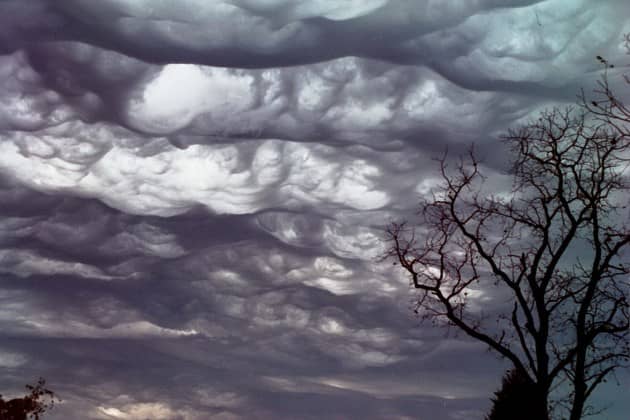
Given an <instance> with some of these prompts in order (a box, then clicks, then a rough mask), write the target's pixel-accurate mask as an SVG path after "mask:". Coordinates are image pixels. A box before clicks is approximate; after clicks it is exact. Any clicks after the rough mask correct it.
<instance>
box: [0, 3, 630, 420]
mask: <svg viewBox="0 0 630 420" xmlns="http://www.w3.org/2000/svg"><path fill="white" fill-rule="evenodd" d="M628 16H630V6H629V5H628V3H627V2H626V1H624V0H601V1H591V0H577V1H576V0H548V1H534V0H520V1H518V0H512V1H510V0H478V1H456V0H452V1H451V0H448V1H447V0H441V1H430V0H351V1H340V0H308V1H306V0H303V1H302V0H231V1H200V0H185V1H182V0H179V1H174V0H173V1H170V0H147V1H142V0H136V1H133V0H98V1H93V0H55V1H52V0H48V1H46V0H3V1H0V54H1V55H0V135H1V137H0V302H1V305H0V325H1V327H2V328H1V329H0V331H1V332H0V374H1V375H2V390H0V391H2V393H3V394H11V393H17V392H19V390H20V388H21V387H22V385H23V384H24V383H26V382H33V380H34V379H35V378H37V377H38V376H40V375H41V376H44V377H46V378H47V380H48V382H49V383H50V386H51V387H52V388H53V389H54V390H55V391H57V392H58V393H59V394H60V396H61V397H62V398H63V399H64V401H63V402H62V403H61V404H60V405H59V406H58V407H56V408H55V410H54V411H53V412H52V413H51V415H50V418H52V419H56V418H57V419H68V418H77V419H79V418H80V419H145V418H151V419H321V418H330V419H335V418H339V419H341V418H343V419H347V418H357V419H358V418H361V419H363V418H375V419H401V420H402V419H428V420H440V419H473V418H482V415H483V413H484V412H485V410H486V409H487V408H488V406H489V396H490V395H491V393H492V391H493V390H494V389H495V388H496V387H497V386H498V384H499V379H500V375H501V373H502V370H503V369H504V368H505V367H506V365H505V364H504V363H503V362H501V361H498V360H496V359H495V358H494V357H493V356H492V355H490V354H488V353H487V352H486V351H485V349H484V348H483V347H481V346H478V345H477V344H475V343H471V342H470V341H468V340H467V339H465V338H464V337H459V336H453V335H452V334H446V333H445V332H444V331H443V330H442V329H440V328H434V327H431V326H430V325H418V324H419V323H418V321H417V320H416V319H415V318H414V316H413V314H412V311H411V310H410V308H411V306H412V300H413V294H412V293H411V292H410V291H409V288H408V282H407V279H406V278H405V277H404V276H403V274H402V273H400V272H397V271H392V270H391V268H392V267H391V266H390V265H389V264H388V263H386V262H385V263H384V262H381V261H379V260H378V257H379V255H381V254H382V252H383V247H384V244H383V242H382V238H383V226H385V225H386V224H387V223H388V222H389V221H392V220H397V219H400V218H405V217H412V215H413V212H414V210H415V206H416V204H417V202H418V200H419V198H420V197H421V196H423V195H425V194H428V193H429V191H430V190H431V188H432V186H434V185H435V182H436V172H435V162H434V161H433V160H432V159H433V158H434V157H436V156H438V155H439V154H440V153H442V152H443V150H444V148H445V146H448V147H449V150H450V151H451V153H452V154H453V155H457V154H458V153H460V152H462V151H464V150H466V148H468V146H469V144H470V143H471V142H475V143H476V144H477V149H478V150H479V151H480V153H481V154H482V155H483V157H484V162H485V166H486V167H487V171H488V173H489V174H490V175H491V176H490V178H489V181H488V182H489V183H490V184H491V185H492V187H493V188H496V189H502V188H508V187H509V177H508V176H507V175H505V172H504V169H505V167H506V163H507V162H508V160H509V156H508V155H507V154H506V152H505V150H504V149H503V147H502V145H501V144H500V143H499V142H498V140H497V138H498V136H499V135H500V134H501V133H502V132H504V131H505V130H506V129H507V128H508V127H511V126H514V125H516V124H519V123H522V122H524V121H526V120H527V119H528V118H530V117H532V116H533V115H535V113H536V112H538V111H539V110H541V109H543V108H545V107H548V106H554V105H563V104H570V103H573V102H575V98H576V94H577V92H578V91H579V89H580V88H582V87H583V88H585V89H586V90H587V91H588V90H589V89H591V86H593V83H594V82H595V81H596V80H597V77H598V71H599V70H600V67H599V65H598V63H597V61H596V60H595V59H594V57H595V55H597V54H599V55H603V56H606V57H607V58H608V59H609V60H611V61H614V62H617V63H620V64H623V63H627V62H628V61H629V59H628V57H627V56H625V49H624V46H623V43H622V35H623V33H625V32H630V23H628V22H629V21H628ZM621 68H622V70H623V66H621ZM617 76H618V73H616V72H613V74H612V75H611V80H612V81H613V83H617V81H618V80H620V78H619V77H617ZM619 89H624V88H623V87H622V85H620V86H619ZM625 89H626V90H627V87H625ZM621 92H623V90H621ZM492 300H493V297H492V294H491V293H490V292H488V291H480V292H479V297H478V302H477V303H478V304H479V305H488V304H489V303H488V302H492ZM620 380H621V381H622V383H625V384H627V383H628V380H627V378H626V377H625V376H623V374H622V375H620ZM624 381H625V382H624ZM620 389H621V388H616V387H610V388H605V389H604V390H603V392H601V393H600V395H599V396H598V401H600V402H602V403H603V404H607V403H609V402H614V403H615V405H614V406H613V408H612V409H611V410H610V411H609V412H608V413H609V415H610V416H611V417H610V418H611V419H613V418H620V417H614V416H615V415H621V414H619V413H622V412H623V411H624V410H628V405H627V404H628V403H627V401H624V400H620V398H619V396H620V395H621V394H620V393H621V392H622V391H620Z"/></svg>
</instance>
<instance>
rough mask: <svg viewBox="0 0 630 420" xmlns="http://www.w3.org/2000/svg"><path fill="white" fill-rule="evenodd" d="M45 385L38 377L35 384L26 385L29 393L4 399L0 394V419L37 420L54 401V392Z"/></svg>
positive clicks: (50, 407) (49, 408) (51, 406)
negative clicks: (20, 396)
mask: <svg viewBox="0 0 630 420" xmlns="http://www.w3.org/2000/svg"><path fill="white" fill-rule="evenodd" d="M45 385H46V381H45V380H44V379H43V378H40V379H39V380H38V381H37V384H35V385H26V389H27V390H28V391H29V393H28V394H27V395H25V396H24V397H22V398H13V399H12V400H8V401H5V400H4V399H3V398H2V395H0V420H27V419H34V420H39V419H40V418H41V415H42V414H43V413H45V412H46V411H48V410H51V409H52V408H53V406H54V403H55V394H54V392H52V391H51V390H49V389H47V388H45V387H44V386H45Z"/></svg>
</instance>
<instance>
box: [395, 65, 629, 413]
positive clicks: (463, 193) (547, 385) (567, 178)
mask: <svg viewBox="0 0 630 420" xmlns="http://www.w3.org/2000/svg"><path fill="white" fill-rule="evenodd" d="M606 77H607V76H606V75H604V79H603V82H602V84H601V85H600V88H602V89H601V90H600V92H599V93H600V95H601V96H602V97H601V98H600V99H601V101H595V102H593V103H591V104H590V108H595V110H592V109H590V108H589V106H586V107H584V106H583V107H579V108H577V109H572V108H568V109H554V110H551V111H546V112H543V113H542V114H541V115H540V118H538V119H536V120H534V121H531V122H530V123H528V124H526V125H524V126H522V127H520V128H518V129H514V130H512V131H510V132H509V133H508V135H507V136H505V138H504V141H505V142H506V143H507V145H508V146H509V150H511V152H512V154H511V157H512V168H511V171H510V172H509V175H510V176H511V177H512V179H513V186H512V188H511V190H509V191H507V192H506V193H503V194H499V193H497V192H496V191H494V192H493V191H488V190H489V188H490V186H489V183H488V179H487V178H486V177H484V175H483V170H484V169H483V165H481V164H480V162H479V161H478V159H477V157H476V156H475V153H474V152H473V151H472V150H471V152H470V154H469V156H467V157H465V158H461V159H460V160H459V161H458V162H457V163H455V164H453V165H451V166H449V163H448V161H447V158H446V155H445V156H443V157H442V158H441V159H439V164H440V170H441V178H442V183H441V185H440V186H439V187H437V188H436V189H435V190H434V191H433V193H432V195H431V196H430V197H429V198H426V199H425V200H424V202H423V203H422V205H421V208H420V211H419V216H420V218H421V220H420V222H419V224H418V225H417V226H416V227H415V228H414V227H409V226H408V225H407V224H405V223H397V224H393V225H391V226H390V228H389V230H388V237H389V239H390V240H391V247H390V248H389V253H388V255H390V256H392V257H395V258H396V260H397V261H398V263H399V264H400V265H401V266H402V268H404V270H406V272H407V273H408V274H409V275H410V279H411V283H412V285H413V286H414V287H415V289H417V291H418V298H417V311H418V312H419V313H420V314H421V315H422V316H423V317H424V318H427V319H431V320H433V321H435V322H437V323H441V322H443V323H444V324H448V325H450V326H453V327H455V328H456V329H458V330H461V331H463V332H464V333H466V334H467V335H469V336H470V337H472V338H474V339H476V340H479V341H481V342H483V343H485V344H486V345H487V346H489V348H490V349H491V350H493V351H494V352H496V353H497V354H499V355H500V356H502V357H504V358H507V359H508V360H509V361H510V362H511V363H512V364H513V366H514V368H515V369H516V370H518V371H519V372H524V373H525V374H526V375H527V376H528V378H529V380H530V381H531V383H532V384H533V390H534V391H533V396H532V399H533V400H534V401H532V404H535V405H537V406H540V407H542V411H541V413H542V414H541V418H545V419H546V418H549V414H550V412H549V409H550V407H553V409H554V410H558V411H559V412H562V413H565V414H568V416H569V418H570V419H571V420H579V419H581V418H582V416H583V415H587V414H590V413H593V409H592V407H589V406H588V405H587V404H586V403H587V401H588V399H589V397H590V396H591V395H592V393H593V391H594V390H595V389H596V388H597V387H598V386H599V385H600V384H601V383H602V382H603V381H605V380H606V378H607V377H608V376H609V375H610V374H611V373H612V372H613V371H614V370H615V369H616V368H618V367H620V366H622V365H624V364H626V363H627V362H628V360H629V359H628V358H629V354H630V348H629V341H628V338H629V337H628V332H629V326H630V310H629V306H628V291H629V287H630V281H629V276H628V275H629V273H630V264H629V262H628V244H629V243H630V229H629V227H628V211H627V207H626V206H627V201H628V188H629V187H628V183H627V181H628V173H627V169H628V163H629V158H630V147H629V143H630V135H629V134H628V127H629V124H630V114H626V113H625V112H627V111H628V108H625V107H624V106H623V104H622V102H621V101H620V100H619V99H618V98H617V97H616V96H615V95H613V94H612V92H611V90H610V88H609V87H608V83H607V79H606ZM482 299H484V303H483V304H482ZM486 301H487V303H485V302H486ZM558 385H562V386H558ZM563 389H569V390H570V391H569V392H566V393H564V392H563V391H562V390H563Z"/></svg>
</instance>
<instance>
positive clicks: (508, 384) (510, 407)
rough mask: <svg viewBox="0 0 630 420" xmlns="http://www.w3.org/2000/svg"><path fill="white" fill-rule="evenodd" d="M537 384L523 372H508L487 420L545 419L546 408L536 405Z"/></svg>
mask: <svg viewBox="0 0 630 420" xmlns="http://www.w3.org/2000/svg"><path fill="white" fill-rule="evenodd" d="M536 392H537V389H536V384H535V383H534V382H533V381H532V380H531V378H530V377H529V376H528V375H527V374H526V373H525V372H523V371H520V370H518V369H512V370H508V371H507V372H506V373H505V375H504V376H503V383H502V385H501V389H499V390H498V391H497V392H495V393H494V395H495V397H494V398H493V399H492V402H493V405H492V410H491V411H490V414H488V416H486V420H537V419H544V418H545V415H546V414H545V410H544V407H541V406H540V405H539V404H536V401H540V398H537V397H536Z"/></svg>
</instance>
